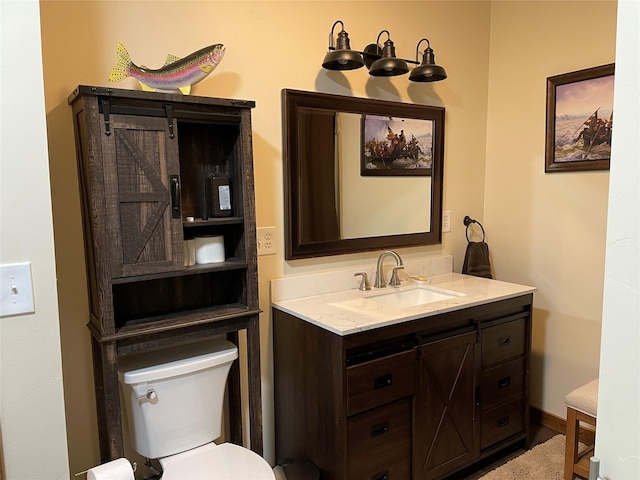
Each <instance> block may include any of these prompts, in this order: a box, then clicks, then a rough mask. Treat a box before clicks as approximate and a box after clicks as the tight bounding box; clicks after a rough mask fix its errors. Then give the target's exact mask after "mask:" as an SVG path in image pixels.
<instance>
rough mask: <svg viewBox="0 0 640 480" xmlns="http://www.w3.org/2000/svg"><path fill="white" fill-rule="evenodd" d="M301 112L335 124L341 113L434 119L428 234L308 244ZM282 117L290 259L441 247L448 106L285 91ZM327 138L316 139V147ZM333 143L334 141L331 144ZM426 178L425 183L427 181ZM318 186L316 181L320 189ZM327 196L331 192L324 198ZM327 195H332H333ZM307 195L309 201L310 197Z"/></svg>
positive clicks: (286, 221)
mask: <svg viewBox="0 0 640 480" xmlns="http://www.w3.org/2000/svg"><path fill="white" fill-rule="evenodd" d="M301 109H317V110H319V111H326V112H327V113H328V114H329V115H330V117H331V121H333V117H334V116H335V113H336V112H347V113H355V114H365V115H383V116H392V117H402V118H415V119H425V120H433V121H434V132H433V152H432V153H433V160H432V168H431V177H430V178H431V182H432V185H431V205H430V207H431V208H430V222H429V230H428V231H425V232H417V233H406V234H398V235H383V236H376V237H362V238H348V239H326V240H313V241H309V240H303V238H302V231H303V230H302V226H303V222H305V221H308V220H305V218H303V213H304V208H303V207H302V203H303V200H305V198H306V197H308V196H309V195H312V194H313V192H309V191H304V188H305V187H304V185H303V174H304V172H306V171H307V169H308V167H309V166H310V165H309V162H310V160H308V159H306V158H301V155H300V152H301V150H302V149H301V148H300V147H301V144H300V142H301V138H302V139H303V140H304V141H305V142H307V141H309V138H307V137H304V136H301V131H302V129H303V125H302V123H301V119H300V111H301ZM282 118H283V154H284V213H285V226H286V232H285V258H286V259H287V260H295V259H302V258H311V257H320V256H328V255H342V254H348V253H356V252H363V251H371V250H380V249H386V248H398V247H412V246H418V245H435V244H439V243H442V233H441V230H442V228H441V219H442V183H443V150H444V108H443V107H429V106H425V105H417V104H408V103H401V102H391V101H386V100H374V99H368V98H367V99H365V98H356V97H347V96H340V95H330V94H324V93H314V92H304V91H298V90H288V89H285V90H282ZM323 143H324V141H323V140H320V141H318V139H314V144H315V145H322V144H323ZM327 144H330V145H332V144H333V138H331V139H329V140H327ZM425 180H426V179H425ZM317 184H318V182H316V181H315V179H314V182H313V186H314V187H317ZM325 195H326V194H325ZM328 195H333V193H331V192H330V193H329V194H328ZM305 196H306V197H305Z"/></svg>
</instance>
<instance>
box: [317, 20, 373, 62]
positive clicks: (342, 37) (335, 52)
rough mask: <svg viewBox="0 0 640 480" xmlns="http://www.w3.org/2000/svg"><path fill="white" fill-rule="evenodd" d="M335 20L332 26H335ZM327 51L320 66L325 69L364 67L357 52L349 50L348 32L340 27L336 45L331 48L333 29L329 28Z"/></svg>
mask: <svg viewBox="0 0 640 480" xmlns="http://www.w3.org/2000/svg"><path fill="white" fill-rule="evenodd" d="M337 23H338V22H336V23H335V24H334V25H333V26H334V27H335V26H336V24H337ZM331 32H332V33H331V38H330V42H329V51H328V52H327V54H326V55H325V57H324V60H323V62H322V67H323V68H326V69H327V70H355V69H356V68H360V67H364V60H363V59H362V56H361V55H360V53H358V52H354V51H353V50H351V46H350V44H349V34H348V33H347V32H345V31H344V29H342V30H341V31H340V32H339V33H338V40H337V42H336V43H337V46H336V47H335V48H333V46H332V43H333V42H332V40H333V29H331Z"/></svg>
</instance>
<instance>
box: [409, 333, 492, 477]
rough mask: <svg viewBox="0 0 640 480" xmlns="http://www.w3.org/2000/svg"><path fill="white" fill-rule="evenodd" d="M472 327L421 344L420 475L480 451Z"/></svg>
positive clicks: (417, 426)
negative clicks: (463, 331)
mask: <svg viewBox="0 0 640 480" xmlns="http://www.w3.org/2000/svg"><path fill="white" fill-rule="evenodd" d="M475 357H476V334H475V332H471V333H465V334H461V335H457V336H455V337H451V338H446V339H443V340H438V341H435V342H432V343H427V344H425V345H422V346H421V347H420V392H419V396H418V406H417V408H416V412H415V419H416V422H415V430H416V437H417V438H418V439H419V440H418V442H417V448H416V449H415V454H416V460H415V462H416V465H415V467H416V470H417V472H418V478H420V479H430V478H436V477H439V476H441V475H443V474H445V473H447V472H450V471H452V470H453V469H455V468H457V467H459V466H461V465H464V464H466V463H468V462H470V461H472V460H473V459H474V458H475V457H476V456H477V455H478V452H479V450H478V434H477V426H476V422H475V421H474V418H475V410H476V407H475V398H474V393H475V369H476V358H475Z"/></svg>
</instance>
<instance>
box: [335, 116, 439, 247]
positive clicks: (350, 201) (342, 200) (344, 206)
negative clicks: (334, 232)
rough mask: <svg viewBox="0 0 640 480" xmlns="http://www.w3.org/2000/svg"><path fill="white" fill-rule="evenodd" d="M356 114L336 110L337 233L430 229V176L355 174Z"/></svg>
mask: <svg viewBox="0 0 640 480" xmlns="http://www.w3.org/2000/svg"><path fill="white" fill-rule="evenodd" d="M369 117H371V115H369V116H367V118H369ZM361 118H362V115H360V114H355V113H345V112H338V113H337V114H336V158H337V159H338V161H337V168H338V174H337V175H336V192H337V199H338V200H337V204H338V209H337V212H338V218H339V221H338V224H339V226H340V232H339V233H340V238H360V237H373V236H379V235H385V234H388V233H389V232H392V233H395V234H408V233H418V232H425V231H429V228H430V227H429V225H430V218H431V215H430V208H429V207H430V205H431V181H430V180H429V179H425V178H424V177H419V176H410V177H396V176H393V177H363V176H361V175H360V158H361V151H360V143H359V141H360V137H361V131H360V127H361V124H362V121H361ZM378 118H381V117H378ZM386 118H389V117H386ZM429 123H431V122H429ZM369 135H370V134H367V132H366V130H365V136H364V138H370V137H369ZM430 171H431V162H429V172H430Z"/></svg>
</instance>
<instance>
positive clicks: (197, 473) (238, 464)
mask: <svg viewBox="0 0 640 480" xmlns="http://www.w3.org/2000/svg"><path fill="white" fill-rule="evenodd" d="M160 465H161V466H162V470H163V473H162V479H161V480H275V478H276V477H275V475H274V473H273V470H272V469H271V467H270V466H269V464H268V463H267V461H266V460H265V459H264V458H262V457H261V456H260V455H258V454H257V453H255V452H252V451H251V450H249V449H247V448H243V447H241V446H239V445H234V444H233V443H223V444H221V445H216V444H215V443H207V444H206V445H203V446H201V447H197V448H194V449H192V450H188V451H186V452H183V453H178V454H176V455H171V456H170V457H165V458H161V459H160Z"/></svg>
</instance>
